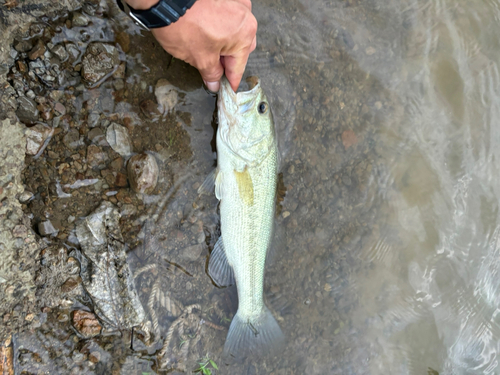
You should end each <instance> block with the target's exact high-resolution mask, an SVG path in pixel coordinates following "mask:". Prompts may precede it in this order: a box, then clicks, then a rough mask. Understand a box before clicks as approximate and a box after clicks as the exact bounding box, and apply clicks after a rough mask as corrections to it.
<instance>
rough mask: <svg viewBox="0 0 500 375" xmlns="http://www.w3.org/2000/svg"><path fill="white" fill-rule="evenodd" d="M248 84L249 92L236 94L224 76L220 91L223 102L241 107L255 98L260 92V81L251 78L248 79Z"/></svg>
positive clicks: (253, 77) (254, 77) (256, 78)
mask: <svg viewBox="0 0 500 375" xmlns="http://www.w3.org/2000/svg"><path fill="white" fill-rule="evenodd" d="M246 82H247V84H248V88H249V89H248V90H247V91H240V92H234V91H233V89H232V87H231V84H230V83H229V81H228V80H227V78H226V76H223V77H222V78H221V85H220V90H219V94H220V96H221V99H222V102H226V101H230V102H233V103H235V104H236V105H237V106H241V105H244V104H245V103H247V102H248V101H250V100H252V99H253V98H255V97H256V93H257V92H258V91H259V90H260V79H259V78H258V77H256V76H249V77H247V78H246Z"/></svg>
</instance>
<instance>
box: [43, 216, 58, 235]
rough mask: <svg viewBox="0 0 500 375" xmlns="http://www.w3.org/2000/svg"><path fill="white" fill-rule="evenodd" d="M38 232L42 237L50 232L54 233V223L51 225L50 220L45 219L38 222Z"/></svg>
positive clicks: (55, 231)
mask: <svg viewBox="0 0 500 375" xmlns="http://www.w3.org/2000/svg"><path fill="white" fill-rule="evenodd" d="M38 232H39V233H40V235H41V236H42V237H46V236H50V235H52V234H56V233H57V232H58V230H57V229H56V228H54V225H52V223H51V222H50V220H47V221H42V222H40V223H38Z"/></svg>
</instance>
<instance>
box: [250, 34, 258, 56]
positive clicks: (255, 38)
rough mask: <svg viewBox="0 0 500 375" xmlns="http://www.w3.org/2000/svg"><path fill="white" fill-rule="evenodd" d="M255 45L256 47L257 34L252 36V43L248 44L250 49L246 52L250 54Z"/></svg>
mask: <svg viewBox="0 0 500 375" xmlns="http://www.w3.org/2000/svg"><path fill="white" fill-rule="evenodd" d="M255 47H257V36H255V37H254V38H253V41H252V44H251V45H250V50H249V52H248V54H251V53H252V52H253V51H254V50H255Z"/></svg>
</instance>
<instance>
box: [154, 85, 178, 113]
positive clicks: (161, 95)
mask: <svg viewBox="0 0 500 375" xmlns="http://www.w3.org/2000/svg"><path fill="white" fill-rule="evenodd" d="M155 96H156V101H157V102H158V110H159V111H160V113H163V114H167V113H169V112H170V111H171V110H172V109H174V107H175V105H176V104H177V101H178V95H177V90H176V89H175V87H174V86H173V85H171V84H170V82H168V81H167V80H166V79H160V80H158V82H157V83H156V86H155Z"/></svg>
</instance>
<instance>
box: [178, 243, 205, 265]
mask: <svg viewBox="0 0 500 375" xmlns="http://www.w3.org/2000/svg"><path fill="white" fill-rule="evenodd" d="M202 251H203V245H202V244H197V245H193V246H189V247H186V248H184V249H183V250H182V251H181V252H180V253H179V256H180V257H181V258H182V259H184V260H187V261H190V262H193V261H195V260H196V259H198V258H199V257H200V255H201V252H202Z"/></svg>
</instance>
